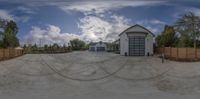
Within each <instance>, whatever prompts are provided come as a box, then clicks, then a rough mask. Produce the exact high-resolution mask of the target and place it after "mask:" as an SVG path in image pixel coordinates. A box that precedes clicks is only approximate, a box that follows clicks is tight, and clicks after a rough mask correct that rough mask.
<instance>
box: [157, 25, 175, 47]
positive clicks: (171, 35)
mask: <svg viewBox="0 0 200 99" xmlns="http://www.w3.org/2000/svg"><path fill="white" fill-rule="evenodd" d="M156 42H157V45H158V47H172V46H176V45H177V42H178V37H177V35H176V32H175V30H174V28H173V27H172V26H168V25H165V28H164V31H163V32H162V33H161V35H158V36H157V38H156Z"/></svg>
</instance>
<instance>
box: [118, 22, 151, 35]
mask: <svg viewBox="0 0 200 99" xmlns="http://www.w3.org/2000/svg"><path fill="white" fill-rule="evenodd" d="M125 32H145V33H150V34H151V35H152V36H155V35H154V34H153V33H152V32H151V31H149V30H148V29H146V28H145V27H143V26H141V25H138V24H136V25H134V26H131V27H129V28H127V29H126V30H124V31H123V32H122V33H120V34H119V36H120V35H122V34H123V33H125Z"/></svg>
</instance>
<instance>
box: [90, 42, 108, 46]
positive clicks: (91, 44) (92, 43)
mask: <svg viewBox="0 0 200 99" xmlns="http://www.w3.org/2000/svg"><path fill="white" fill-rule="evenodd" d="M98 43H102V44H107V43H106V42H101V41H100V42H91V43H89V45H90V46H95V45H96V44H98Z"/></svg>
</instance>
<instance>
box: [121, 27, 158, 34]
mask: <svg viewBox="0 0 200 99" xmlns="http://www.w3.org/2000/svg"><path fill="white" fill-rule="evenodd" d="M136 26H138V27H140V28H142V29H144V30H146V31H148V32H149V33H151V35H153V36H155V35H154V34H153V33H152V32H151V31H150V30H148V29H147V28H145V27H143V26H141V25H138V24H136V25H133V26H131V27H129V28H127V29H126V30H124V31H123V32H121V33H120V34H119V36H120V35H122V34H123V33H125V32H126V31H127V30H129V29H131V28H133V27H136Z"/></svg>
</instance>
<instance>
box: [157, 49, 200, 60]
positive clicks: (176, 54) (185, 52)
mask: <svg viewBox="0 0 200 99" xmlns="http://www.w3.org/2000/svg"><path fill="white" fill-rule="evenodd" d="M158 53H160V54H164V55H165V57H167V58H171V59H177V60H200V48H197V49H195V48H174V47H164V48H158Z"/></svg>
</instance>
